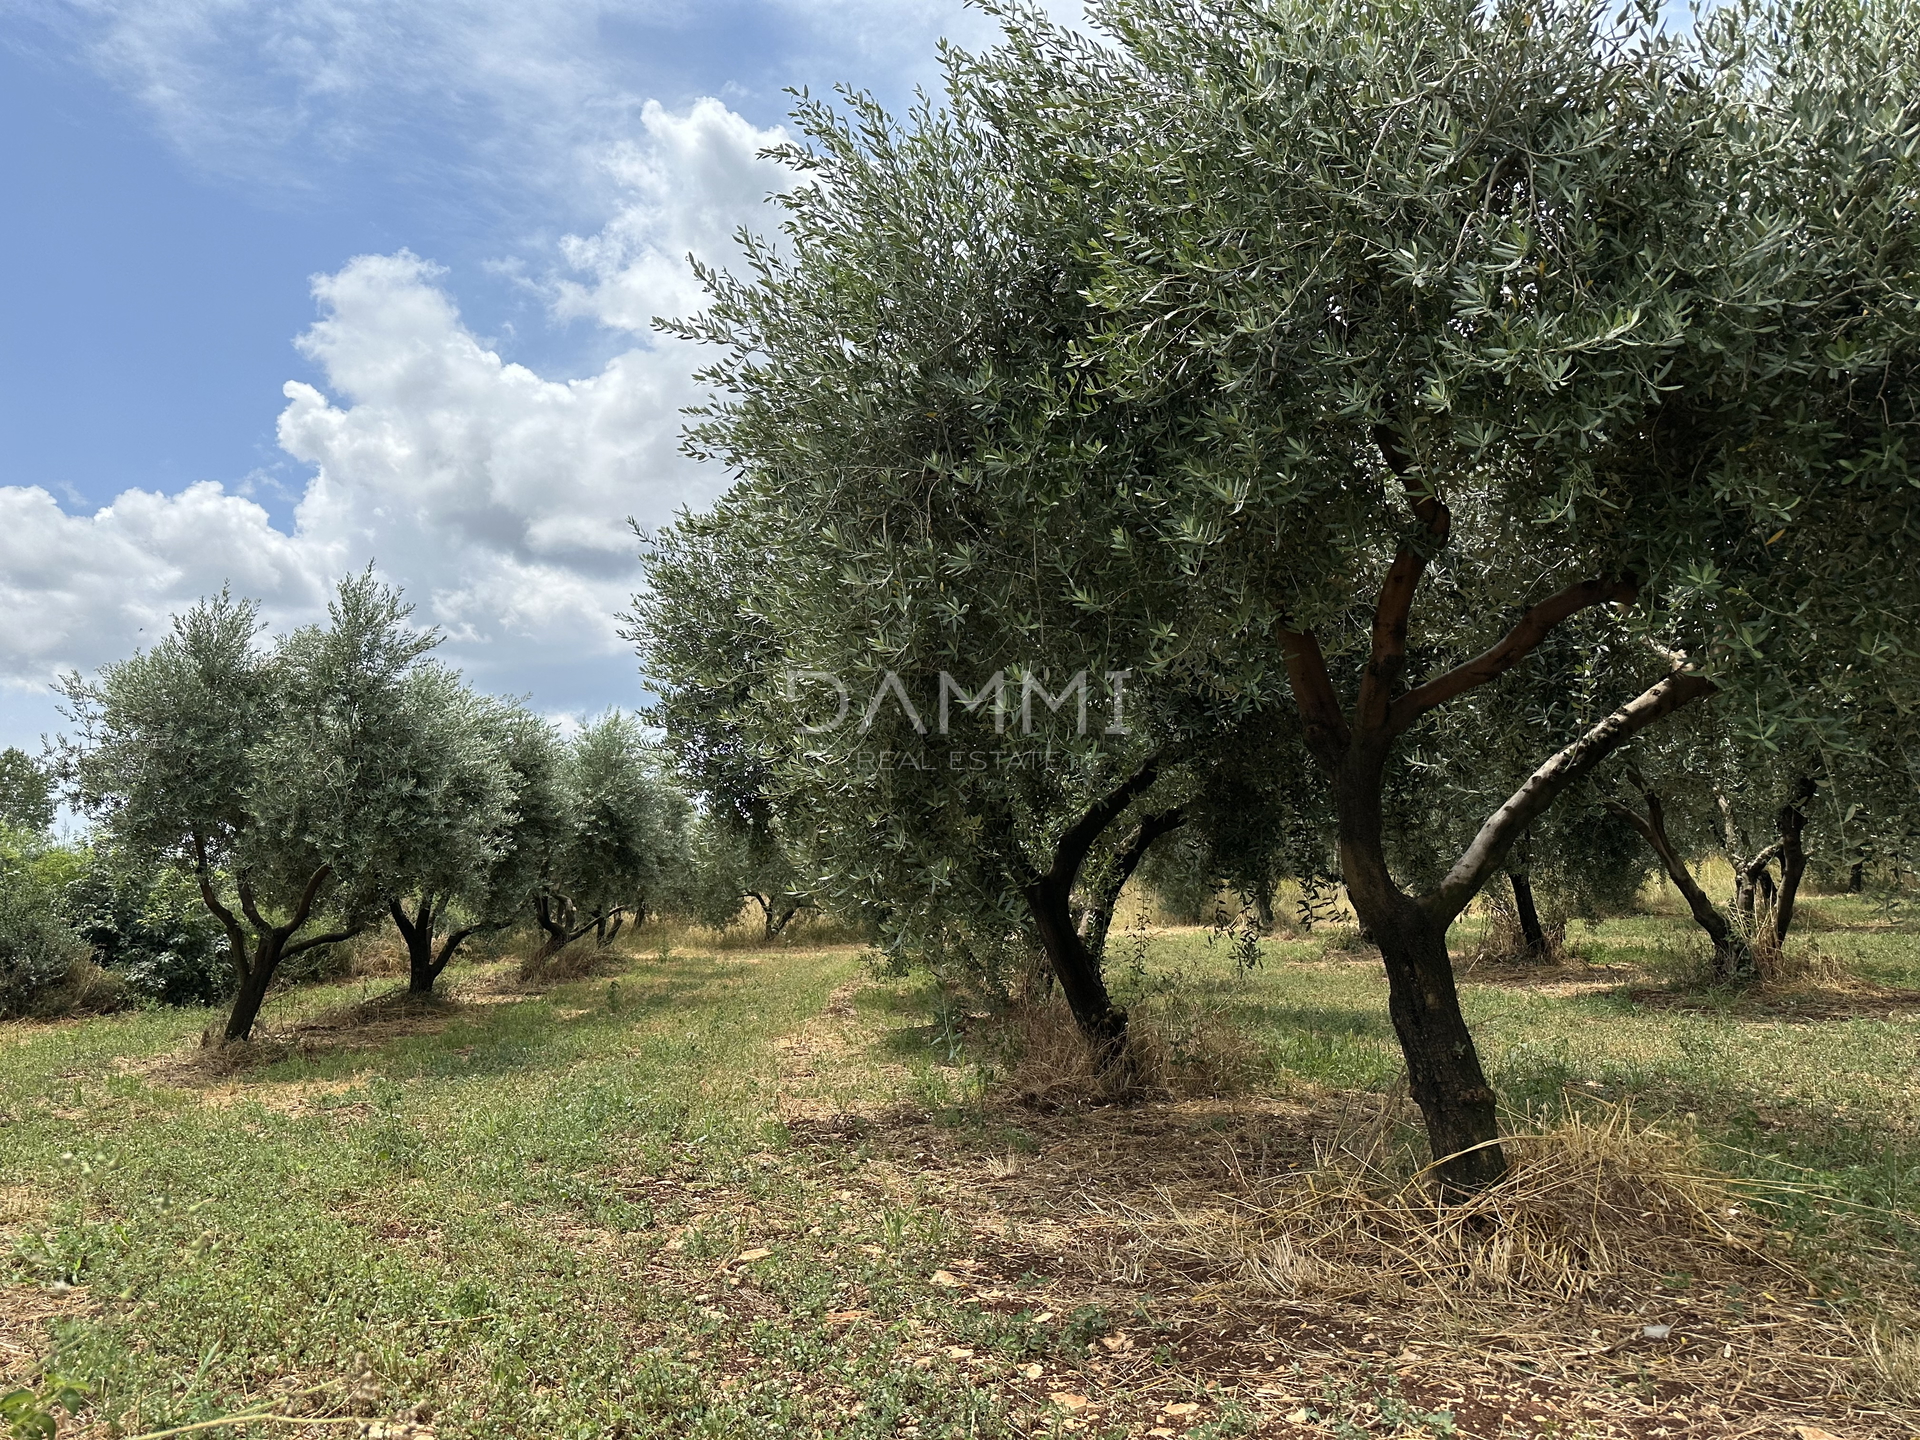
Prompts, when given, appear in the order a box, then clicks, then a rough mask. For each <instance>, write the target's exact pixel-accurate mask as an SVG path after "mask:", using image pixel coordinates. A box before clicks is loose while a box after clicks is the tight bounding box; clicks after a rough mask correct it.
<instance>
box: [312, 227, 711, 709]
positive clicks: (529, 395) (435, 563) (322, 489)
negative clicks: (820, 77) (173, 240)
mask: <svg viewBox="0 0 1920 1440" xmlns="http://www.w3.org/2000/svg"><path fill="white" fill-rule="evenodd" d="M437 278H438V276H437V274H436V272H435V270H434V269H433V267H431V266H429V265H427V264H426V263H425V262H423V261H421V260H420V259H418V258H417V257H415V256H413V255H410V254H407V253H405V252H402V253H401V254H398V255H389V256H363V257H361V258H360V259H357V260H355V261H353V262H352V263H351V264H349V265H348V266H347V267H346V268H345V269H343V270H341V271H340V272H339V273H338V274H335V275H331V276H327V277H324V278H323V279H321V280H320V281H319V282H317V284H316V286H315V293H316V294H317V295H318V297H319V299H320V301H321V303H322V305H323V307H324V308H325V310H326V316H325V318H324V319H322V320H321V321H320V322H319V323H318V324H317V325H315V326H314V327H313V328H312V329H311V330H310V331H308V332H307V334H306V335H305V336H304V337H303V338H302V340H301V348H302V349H303V350H304V351H305V352H306V353H307V354H308V355H309V356H311V357H312V358H313V359H314V360H315V361H317V362H318V363H319V365H320V366H321V368H322V369H323V371H324V372H325V374H326V377H327V382H328V385H329V387H330V388H331V389H333V390H334V391H335V392H336V395H337V396H338V397H339V403H336V401H334V400H330V399H329V398H328V397H327V396H326V395H324V394H322V393H321V392H320V391H319V390H317V389H315V388H313V387H312V386H308V385H304V384H299V383H293V384H289V385H288V386H287V387H286V393H287V398H288V402H289V403H288V405H287V408H286V409H285V410H284V411H283V412H282V413H281V416H280V427H279V434H280V443H281V446H282V447H283V448H284V449H285V450H286V451H287V452H288V453H289V454H291V455H293V456H294V457H296V458H297V459H300V460H303V461H306V462H309V463H311V464H312V465H314V466H316V467H317V469H316V473H315V475H314V478H313V481H312V483H311V484H310V485H309V487H308V490H307V493H306V495H305V497H304V498H303V499H302V500H301V502H300V505H299V507H298V509H297V511H296V517H297V523H298V527H299V534H300V535H301V536H302V537H303V538H309V539H311V540H314V541H322V540H324V542H325V543H327V544H329V545H331V546H333V547H335V548H340V549H343V550H345V551H347V552H349V553H353V554H374V555H377V556H378V557H379V561H380V565H381V568H382V569H383V570H384V571H389V572H392V573H394V575H395V576H396V578H398V579H400V580H402V581H403V583H405V584H406V585H407V587H408V590H409V593H410V594H412V595H413V596H414V598H415V600H416V602H417V603H418V604H419V605H420V607H421V610H422V613H423V614H424V615H425V616H427V617H428V618H430V619H432V620H433V621H435V622H436V623H438V624H440V625H442V626H444V627H445V628H446V629H447V631H448V633H449V634H450V635H451V636H452V637H454V639H455V640H456V641H457V642H458V646H457V649H458V650H459V651H460V652H461V654H462V655H463V656H464V657H465V658H466V659H467V660H468V661H469V663H471V664H476V665H479V666H481V667H483V668H484V669H486V670H488V671H490V672H494V673H498V674H510V673H512V672H513V671H514V670H515V669H516V668H517V666H516V661H524V660H527V659H531V658H533V656H534V655H536V654H551V653H553V651H554V649H555V647H559V648H560V649H562V650H564V651H565V652H567V653H569V654H572V655H574V656H576V657H585V656H587V655H602V654H606V653H608V652H611V651H613V650H615V649H617V648H618V644H619V642H618V641H617V639H616V637H615V635H614V620H613V616H614V614H615V612H616V611H617V610H619V609H620V608H622V607H623V606H624V604H625V603H626V600H627V598H628V596H629V595H630V594H631V592H632V590H633V587H634V584H635V582H636V580H637V578H638V575H637V564H636V561H635V557H634V550H635V545H634V539H633V536H632V534H631V532H630V531H629V529H628V528H627V524H626V521H627V517H628V516H632V517H634V518H635V519H637V520H639V521H640V522H641V523H642V524H644V525H650V526H651V525H658V524H662V523H665V522H666V521H667V520H668V519H669V518H671V516H672V514H673V512H674V510H675V509H677V508H678V507H679V506H680V505H683V504H699V503H702V502H704V501H705V500H706V499H708V498H710V496H711V494H712V493H713V489H714V486H715V484H716V477H711V476H709V475H708V474H706V473H705V472H702V471H699V470H697V469H695V468H694V467H693V466H692V465H691V464H690V463H689V462H687V461H686V460H685V459H683V458H682V457H681V456H680V455H679V453H678V442H679V432H680V427H681V423H682V417H681V415H680V411H681V409H682V408H683V407H684V406H686V405H687V404H690V403H692V402H693V401H694V400H695V399H696V398H698V396H697V392H696V391H695V389H694V387H693V383H692V381H691V380H690V379H689V378H688V376H689V371H690V369H691V365H690V363H689V357H687V356H685V355H683V354H681V353H678V347H668V348H665V349H635V350H631V351H629V352H627V353H626V354H624V355H621V356H618V357H617V358H615V359H614V360H613V361H611V362H609V364H608V365H607V366H606V367H605V369H603V370H602V371H601V372H600V373H599V374H597V375H593V376H590V377H588V378H586V379H581V380H568V381H557V380H546V379H542V378H541V377H540V376H538V375H536V374H534V373H533V372H532V371H531V370H528V369H527V368H526V367H524V366H521V365H515V364H512V363H509V362H507V361H505V360H503V359H502V358H501V357H500V356H499V355H498V354H497V353H495V352H494V351H492V350H489V349H487V348H486V347H485V346H484V345H482V344H481V343H480V341H478V340H477V339H476V338H475V337H474V336H473V335H472V334H471V333H470V332H469V331H468V330H467V329H466V328H465V327H464V326H463V325H462V324H461V323H460V319H459V315H458V313H457V312H456V311H455V309H454V307H453V305H452V302H451V301H449V300H448V298H447V296H446V295H445V294H444V293H443V292H442V291H441V290H440V289H439V288H438V287H437V285H436V284H435V281H436V279H437Z"/></svg>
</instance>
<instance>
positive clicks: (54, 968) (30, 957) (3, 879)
mask: <svg viewBox="0 0 1920 1440" xmlns="http://www.w3.org/2000/svg"><path fill="white" fill-rule="evenodd" d="M49 868H50V867H49V864H48V860H47V857H46V850H45V847H44V846H43V845H42V844H41V842H40V841H39V840H38V839H37V838H36V837H33V836H29V835H26V834H23V833H22V832H19V831H14V830H5V829H0V1019H15V1018H18V1017H20V1016H23V1015H41V1014H48V1013H51V1012H52V1011H54V1010H57V1009H60V1008H64V1006H63V1005H62V1004H61V994H62V991H63V988H64V987H66V986H67V984H68V981H69V978H70V977H71V976H73V975H74V974H75V972H76V971H78V970H79V968H80V967H81V966H83V965H85V964H86V963H87V947H86V946H85V945H84V944H83V943H82V942H81V940H80V937H79V936H77V935H75V934H74V933H73V930H72V928H71V927H70V926H68V925H67V924H66V922H65V921H64V920H63V919H62V918H61V916H60V913H59V910H58V908H57V906H56V904H55V898H56V894H57V892H56V891H55V889H54V887H53V886H52V885H51V884H49V882H48V878H47V871H48V869H49Z"/></svg>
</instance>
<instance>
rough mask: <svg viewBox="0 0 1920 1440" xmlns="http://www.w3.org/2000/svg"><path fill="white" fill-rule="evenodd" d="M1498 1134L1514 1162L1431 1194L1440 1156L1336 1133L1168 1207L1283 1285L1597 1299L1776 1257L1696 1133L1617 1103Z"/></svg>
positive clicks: (1185, 1229) (1208, 1240) (1217, 1246)
mask: <svg viewBox="0 0 1920 1440" xmlns="http://www.w3.org/2000/svg"><path fill="white" fill-rule="evenodd" d="M1504 1143H1505V1145H1506V1150H1507V1156H1508V1160H1509V1162H1510V1164H1509V1168H1508V1171H1507V1174H1506V1176H1505V1178H1503V1179H1502V1180H1501V1181H1500V1183H1498V1184H1497V1185H1494V1186H1492V1187H1491V1188H1489V1189H1487V1190H1485V1191H1483V1192H1481V1193H1480V1194H1478V1195H1475V1196H1473V1197H1472V1198H1471V1199H1468V1200H1465V1201H1461V1202H1459V1203H1454V1204H1447V1205H1442V1204H1440V1203H1438V1202H1437V1200H1436V1198H1435V1194H1434V1189H1433V1186H1432V1184H1431V1171H1430V1170H1421V1171H1419V1172H1417V1173H1415V1174H1414V1175H1412V1176H1406V1175H1405V1174H1404V1171H1403V1170H1402V1169H1401V1167H1398V1166H1395V1165H1393V1164H1392V1162H1391V1160H1390V1159H1389V1158H1388V1153H1387V1152H1386V1150H1385V1147H1384V1144H1381V1145H1377V1146H1375V1147H1373V1148H1372V1149H1371V1153H1367V1152H1362V1153H1359V1154H1356V1153H1355V1152H1354V1151H1353V1150H1352V1149H1350V1148H1347V1147H1344V1146H1341V1145H1339V1144H1337V1143H1335V1144H1332V1145H1323V1146H1322V1147H1320V1148H1321V1153H1320V1155H1319V1157H1318V1158H1319V1165H1318V1166H1317V1168H1315V1169H1314V1170H1311V1171H1308V1172H1306V1173H1304V1174H1302V1175H1299V1176H1290V1177H1284V1178H1282V1179H1279V1180H1275V1181H1267V1182H1264V1183H1262V1184H1260V1185H1258V1186H1256V1187H1254V1188H1253V1189H1252V1190H1251V1191H1250V1192H1248V1193H1246V1194H1244V1195H1242V1196H1239V1197H1236V1200H1235V1203H1232V1204H1230V1205H1227V1206H1223V1207H1222V1208H1221V1209H1220V1210H1217V1211H1212V1212H1210V1213H1203V1214H1196V1215H1175V1216H1170V1217H1169V1222H1168V1223H1169V1224H1170V1225H1171V1226H1172V1227H1173V1233H1174V1234H1178V1235H1181V1236H1183V1237H1184V1241H1183V1243H1185V1244H1187V1245H1189V1246H1198V1247H1200V1248H1201V1249H1202V1250H1204V1251H1206V1252H1208V1253H1209V1256H1210V1258H1214V1259H1216V1260H1220V1259H1232V1258H1237V1260H1238V1266H1239V1269H1240V1270H1241V1272H1242V1274H1243V1275H1244V1277H1245V1278H1247V1279H1250V1280H1254V1281H1256V1282H1258V1283H1259V1284H1261V1285H1262V1286H1264V1287H1266V1288H1270V1289H1272V1290H1274V1291H1276V1292H1277V1293H1280V1294H1283V1295H1287V1296H1300V1295H1308V1294H1314V1295H1321V1296H1330V1295H1339V1296H1343V1297H1345V1296H1358V1295H1362V1294H1377V1293H1381V1292H1382V1291H1383V1289H1384V1290H1386V1291H1390V1292H1392V1293H1395V1294H1398V1295H1402V1296H1415V1295H1418V1296H1421V1297H1423V1298H1428V1299H1437V1298H1443V1297H1500V1298H1508V1299H1520V1298H1528V1299H1534V1300H1539V1299H1548V1300H1560V1301H1572V1300H1580V1299H1589V1298H1601V1299H1604V1298H1612V1297H1617V1296H1618V1295H1619V1294H1620V1293H1624V1292H1625V1291H1626V1290H1629V1289H1636V1290H1637V1289H1640V1288H1643V1287H1644V1285H1645V1283H1646V1282H1647V1281H1648V1280H1649V1279H1655V1280H1657V1279H1658V1278H1659V1277H1660V1276H1662V1275H1667V1274H1674V1273H1698V1272H1699V1271H1700V1270H1701V1269H1702V1268H1703V1267H1712V1266H1720V1265H1724V1264H1726V1263H1727V1262H1728V1260H1729V1259H1730V1258H1732V1259H1736V1260H1737V1262H1738V1263H1739V1264H1741V1265H1758V1266H1761V1267H1763V1268H1773V1267H1776V1266H1778V1264H1779V1263H1780V1262H1778V1261H1776V1260H1775V1259H1774V1258H1773V1257H1772V1256H1770V1255H1769V1254H1768V1253H1767V1250H1766V1237H1767V1227H1766V1226H1765V1224H1764V1223H1763V1222H1762V1221H1761V1220H1760V1219H1759V1218H1758V1217H1756V1216H1755V1214H1754V1213H1753V1211H1752V1208H1751V1205H1750V1203H1749V1202H1748V1200H1747V1198H1746V1197H1745V1196H1744V1195H1743V1194H1742V1193H1741V1192H1740V1191H1739V1189H1738V1188H1737V1187H1735V1186H1734V1185H1733V1184H1732V1182H1730V1181H1729V1180H1727V1179H1725V1178H1724V1177H1721V1176H1718V1175H1715V1174H1714V1173H1713V1172H1712V1171H1711V1169H1710V1168H1709V1167H1708V1166H1707V1165H1706V1164H1705V1162H1704V1160H1703V1158H1702V1157H1701V1156H1700V1154H1699V1153H1698V1150H1697V1147H1696V1146H1695V1145H1694V1143H1693V1142H1692V1141H1691V1140H1690V1139H1689V1138H1687V1137H1684V1136H1682V1135H1678V1134H1674V1133H1671V1132H1667V1131H1662V1130H1659V1129H1657V1128H1652V1127H1644V1126H1640V1125H1638V1124H1636V1123H1635V1122H1634V1120H1633V1117H1632V1115H1631V1112H1630V1111H1629V1110H1628V1109H1627V1108H1626V1107H1624V1106H1623V1107H1619V1108H1616V1109H1612V1110H1609V1111H1605V1112H1603V1113H1602V1114H1601V1115H1600V1116H1599V1117H1598V1118H1590V1117H1586V1116H1582V1115H1579V1114H1572V1115H1569V1116H1568V1117H1567V1118H1566V1119H1564V1120H1562V1121H1561V1122H1560V1123H1559V1124H1557V1125H1555V1126H1553V1127H1552V1128H1550V1129H1547V1130H1544V1131H1540V1132H1537V1133H1534V1134H1528V1135H1519V1136H1514V1137H1512V1138H1510V1139H1508V1140H1507V1141H1506V1142H1504Z"/></svg>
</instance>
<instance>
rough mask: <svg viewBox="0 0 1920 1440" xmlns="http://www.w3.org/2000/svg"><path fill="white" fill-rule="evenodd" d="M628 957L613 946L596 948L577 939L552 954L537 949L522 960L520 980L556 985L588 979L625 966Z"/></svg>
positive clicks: (587, 941)
mask: <svg viewBox="0 0 1920 1440" xmlns="http://www.w3.org/2000/svg"><path fill="white" fill-rule="evenodd" d="M626 960H627V957H626V955H625V954H624V953H623V952H622V951H621V950H619V949H617V948H615V947H614V946H611V945H596V944H594V943H593V941H592V940H590V939H588V940H576V941H574V942H573V944H571V945H568V946H566V947H565V948H564V949H561V950H559V951H556V952H555V953H553V954H551V955H543V954H542V953H541V952H540V951H539V950H534V951H532V952H531V953H529V954H528V955H526V956H524V957H523V958H522V959H521V961H520V979H521V981H522V982H523V983H524V984H529V985H555V984H560V983H562V982H564V981H567V980H585V979H586V978H587V977H589V976H591V975H598V974H601V973H603V972H605V971H608V970H617V969H622V968H624V967H625V964H626Z"/></svg>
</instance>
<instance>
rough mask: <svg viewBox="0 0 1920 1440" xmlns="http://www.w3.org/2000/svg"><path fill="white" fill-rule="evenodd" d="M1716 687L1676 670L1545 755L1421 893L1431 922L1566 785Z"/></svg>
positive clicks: (1456, 905)
mask: <svg viewBox="0 0 1920 1440" xmlns="http://www.w3.org/2000/svg"><path fill="white" fill-rule="evenodd" d="M1718 688H1719V687H1718V686H1716V685H1715V684H1714V683H1713V682H1712V681H1711V680H1709V679H1707V678H1706V677H1705V676H1702V675H1693V674H1688V673H1687V672H1685V671H1676V672H1674V673H1673V674H1670V675H1667V676H1666V677H1665V678H1663V679H1661V680H1660V681H1659V682H1658V683H1656V684H1654V685H1652V686H1649V687H1648V688H1647V689H1646V690H1644V691H1642V692H1641V693H1640V694H1638V695H1636V696H1635V697H1634V698H1633V699H1631V700H1629V701H1628V702H1627V703H1626V704H1625V705H1622V706H1621V707H1620V708H1619V709H1618V710H1615V711H1614V712H1613V713H1612V714H1611V715H1609V716H1607V718H1606V719H1604V720H1602V721H1600V723H1599V724H1597V725H1595V726H1594V727H1593V728H1592V729H1590V730H1588V731H1587V733H1586V734H1584V735H1582V736H1581V737H1580V738H1579V739H1578V740H1575V741H1574V742H1573V743H1572V744H1571V745H1569V746H1567V747H1566V748H1565V749H1563V750H1561V751H1560V753H1559V754H1557V755H1555V756H1554V757H1553V758H1552V759H1550V760H1548V761H1547V762H1546V764H1544V765H1542V766H1541V767H1540V768H1539V769H1538V770H1535V771H1534V772H1533V774H1531V775H1529V776H1528V777H1527V779H1526V781H1525V783H1524V784H1522V785H1521V786H1520V788H1519V789H1518V790H1516V791H1514V792H1513V794H1512V795H1511V796H1510V797H1508V799H1507V801H1506V803H1505V804H1503V805H1502V806H1501V807H1500V808H1499V809H1498V810H1496V811H1494V812H1493V814H1492V815H1490V816H1488V817H1487V821H1486V823H1485V824H1484V825H1482V826H1481V827H1480V833H1479V834H1477V835H1475V836H1474V837H1473V843H1472V844H1470V845H1468V846H1467V848H1466V850H1465V851H1464V852H1462V854H1461V856H1460V858H1459V859H1458V860H1456V861H1455V862H1454V865H1453V868H1452V869H1451V870H1449V871H1448V872H1447V877H1446V879H1444V880H1442V881H1441V882H1440V884H1439V885H1438V886H1437V887H1436V888H1435V889H1434V890H1432V891H1431V892H1429V893H1428V894H1426V895H1424V896H1422V897H1421V898H1420V905H1421V907H1422V908H1423V909H1424V910H1426V911H1427V913H1428V914H1429V915H1430V916H1432V917H1433V919H1434V920H1435V922H1436V923H1439V924H1442V925H1447V924H1451V923H1452V922H1453V919H1454V917H1455V916H1456V915H1458V914H1459V913H1460V912H1461V911H1462V910H1464V909H1465V908H1466V907H1467V902H1468V901H1470V900H1472V899H1473V897H1474V896H1475V895H1477V894H1478V893H1479V892H1480V887H1481V886H1482V885H1484V884H1486V882H1487V877H1488V876H1490V875H1491V874H1492V873H1493V871H1494V870H1495V868H1497V867H1498V866H1499V864H1500V862H1501V860H1502V859H1503V858H1504V857H1505V855H1506V853H1507V847H1508V846H1509V845H1511V844H1512V843H1513V841H1514V838H1515V837H1516V836H1518V835H1519V833H1520V832H1521V831H1522V830H1525V829H1526V828H1527V826H1529V825H1531V824H1532V823H1533V822H1534V820H1535V819H1537V818H1538V817H1539V816H1540V814H1541V813H1542V812H1543V811H1545V810H1546V808H1547V807H1548V806H1549V805H1551V804H1552V803H1553V802H1554V800H1555V799H1556V798H1557V797H1558V796H1559V795H1560V793H1561V792H1562V791H1564V790H1565V789H1566V788H1567V787H1568V786H1570V785H1572V784H1573V783H1574V782H1575V781H1576V780H1578V779H1580V778H1581V777H1582V776H1583V775H1585V774H1586V773H1587V772H1588V771H1590V770H1592V769H1593V767H1594V766H1596V765H1598V764H1599V763H1600V762H1601V761H1602V760H1604V759H1606V758H1607V756H1609V755H1611V754H1612V753H1613V752H1614V751H1616V750H1618V749H1619V748H1620V747H1621V746H1622V745H1624V744H1626V742H1627V741H1629V740H1631V739H1632V738H1633V737H1634V736H1635V735H1637V734H1639V733H1640V732H1641V731H1642V730H1644V729H1646V728H1647V726H1649V725H1651V724H1653V723H1654V722H1655V721H1657V720H1661V719H1664V718H1665V717H1666V716H1668V715H1670V714H1672V713H1673V712H1674V711H1675V710H1678V709H1679V708H1680V707H1681V706H1682V705H1686V704H1690V703H1691V702H1692V701H1695V700H1699V699H1702V698H1703V697H1705V696H1708V695H1711V694H1713V693H1714V692H1715V690H1717V689H1718Z"/></svg>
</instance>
